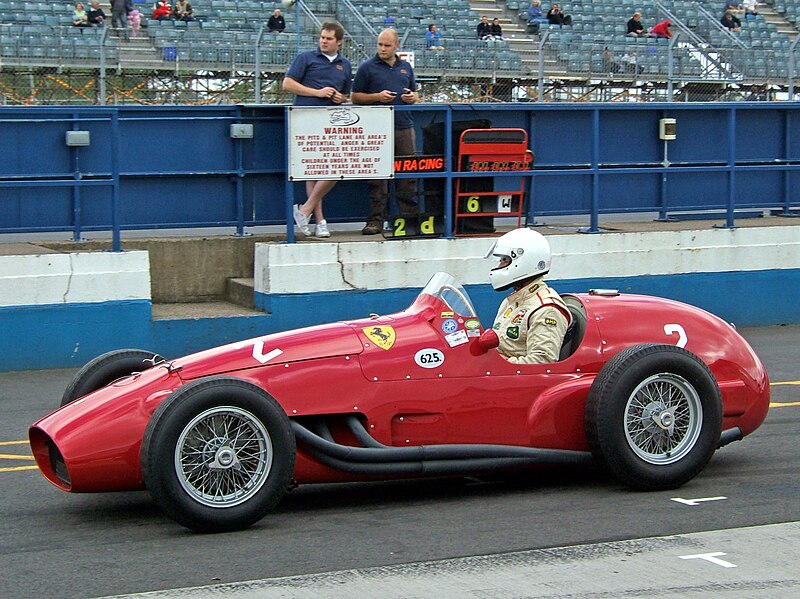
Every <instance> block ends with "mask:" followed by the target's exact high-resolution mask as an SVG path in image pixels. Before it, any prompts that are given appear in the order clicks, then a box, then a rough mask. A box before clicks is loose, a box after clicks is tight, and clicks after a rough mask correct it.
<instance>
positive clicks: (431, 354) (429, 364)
mask: <svg viewBox="0 0 800 599" xmlns="http://www.w3.org/2000/svg"><path fill="white" fill-rule="evenodd" d="M414 362H416V363H417V366H421V367H422V368H439V366H441V365H442V364H444V354H443V353H442V352H440V351H439V350H438V349H435V348H432V347H430V348H425V349H421V350H419V351H418V352H417V353H416V354H414Z"/></svg>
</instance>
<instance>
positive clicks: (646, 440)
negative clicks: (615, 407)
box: [625, 373, 703, 465]
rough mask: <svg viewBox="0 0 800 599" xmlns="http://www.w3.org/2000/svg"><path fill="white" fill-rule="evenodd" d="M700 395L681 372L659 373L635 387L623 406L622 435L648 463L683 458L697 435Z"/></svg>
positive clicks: (701, 415)
mask: <svg viewBox="0 0 800 599" xmlns="http://www.w3.org/2000/svg"><path fill="white" fill-rule="evenodd" d="M702 420H703V406H702V404H701V402H700V396H699V395H698V393H697V391H696V390H695V389H694V387H692V385H690V384H689V382H688V381H687V380H686V379H684V378H683V377H681V376H678V375H675V374H670V373H660V374H656V375H654V376H652V377H650V378H648V379H646V380H644V381H642V383H641V384H640V385H638V386H637V387H636V389H634V391H633V393H632V394H631V396H630V397H629V398H628V402H627V404H626V406H625V439H626V440H627V442H628V445H629V446H630V448H631V449H632V450H633V452H634V453H635V454H636V455H638V456H639V457H640V458H641V459H643V460H644V461H646V462H648V463H650V464H657V465H658V464H671V463H673V462H676V461H678V460H680V459H681V458H683V457H684V456H685V455H686V454H687V453H688V452H689V451H691V449H692V447H694V444H695V442H696V441H697V438H698V437H699V436H700V429H701V426H700V425H701V423H702Z"/></svg>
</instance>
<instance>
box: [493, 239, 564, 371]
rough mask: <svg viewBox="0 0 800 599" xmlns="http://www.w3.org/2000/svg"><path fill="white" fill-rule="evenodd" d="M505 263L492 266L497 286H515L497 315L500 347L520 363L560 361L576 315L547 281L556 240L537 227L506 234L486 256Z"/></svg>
mask: <svg viewBox="0 0 800 599" xmlns="http://www.w3.org/2000/svg"><path fill="white" fill-rule="evenodd" d="M490 256H494V257H495V258H498V259H499V263H498V265H497V266H495V267H494V268H493V269H492V270H491V271H490V272H489V282H490V283H491V284H492V287H494V288H495V289H496V290H497V291H505V290H506V289H512V292H511V294H510V295H509V296H508V297H507V298H506V299H505V300H503V303H502V304H500V308H499V310H498V311H497V316H496V317H495V319H494V327H493V328H494V330H495V331H497V336H498V337H499V338H500V345H499V347H498V348H497V351H499V352H500V353H501V354H502V355H503V357H505V358H507V359H508V361H509V362H513V363H515V364H543V363H546V362H556V361H558V354H559V352H560V351H561V344H562V343H563V342H564V334H565V333H566V332H567V327H568V326H569V324H570V321H571V320H572V317H571V316H570V313H569V309H568V308H567V306H566V304H565V303H564V300H562V299H561V296H559V295H558V293H556V292H555V291H553V290H552V289H551V288H550V287H548V286H547V284H546V283H545V282H544V279H543V276H544V275H546V274H547V273H548V272H549V271H550V260H551V257H552V254H551V252H550V244H549V243H548V242H547V240H546V239H545V238H544V236H543V235H542V234H541V233H538V232H537V231H534V230H532V229H515V230H513V231H510V232H508V233H506V234H505V235H503V236H502V237H500V238H499V239H498V240H497V242H495V243H494V244H493V245H492V247H490V248H489V251H488V252H487V253H486V257H487V258H489V257H490Z"/></svg>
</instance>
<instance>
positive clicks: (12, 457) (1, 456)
mask: <svg viewBox="0 0 800 599" xmlns="http://www.w3.org/2000/svg"><path fill="white" fill-rule="evenodd" d="M32 459H33V456H32V455H17V454H15V453H0V460H32Z"/></svg>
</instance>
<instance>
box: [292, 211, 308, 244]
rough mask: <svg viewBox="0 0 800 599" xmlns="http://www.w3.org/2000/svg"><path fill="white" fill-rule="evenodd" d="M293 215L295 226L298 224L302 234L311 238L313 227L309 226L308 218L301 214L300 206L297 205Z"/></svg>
mask: <svg viewBox="0 0 800 599" xmlns="http://www.w3.org/2000/svg"><path fill="white" fill-rule="evenodd" d="M292 213H293V214H294V224H296V225H297V226H298V227H299V228H300V232H301V233H302V234H303V235H305V236H306V237H309V236H310V235H311V227H309V226H308V217H307V216H306V215H305V214H303V213H302V212H300V206H298V205H297V204H295V205H294V206H293V207H292Z"/></svg>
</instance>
